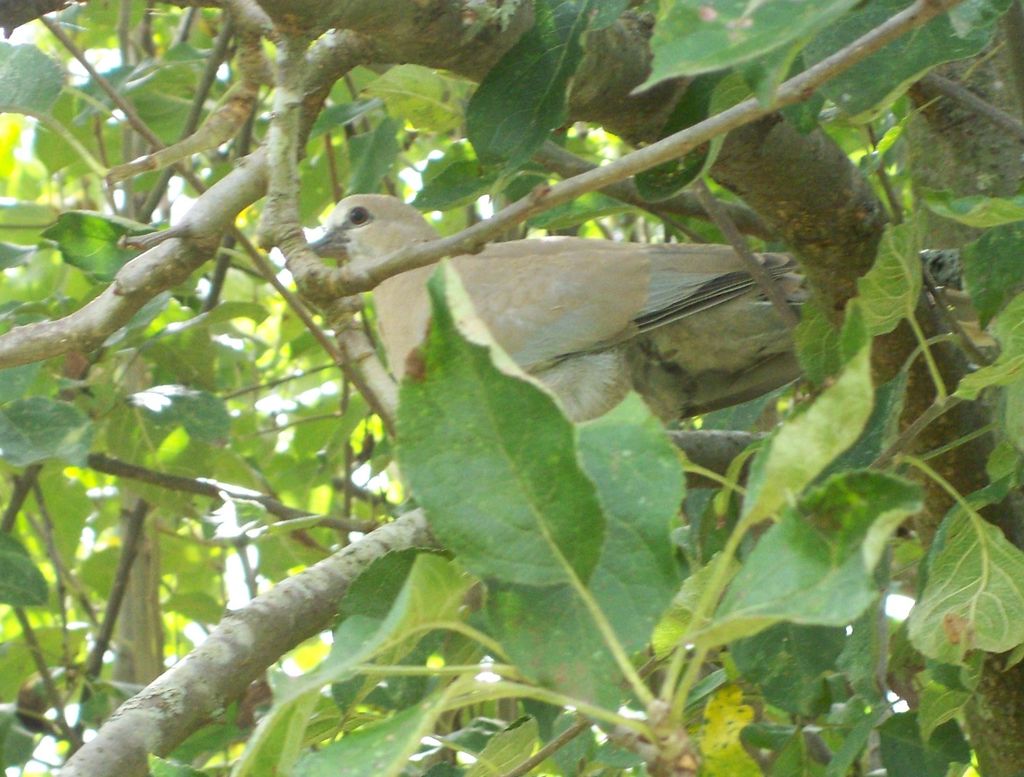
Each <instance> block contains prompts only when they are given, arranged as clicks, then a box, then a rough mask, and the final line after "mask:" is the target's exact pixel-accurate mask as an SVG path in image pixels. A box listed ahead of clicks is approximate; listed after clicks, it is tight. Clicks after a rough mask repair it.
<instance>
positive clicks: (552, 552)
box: [398, 264, 605, 585]
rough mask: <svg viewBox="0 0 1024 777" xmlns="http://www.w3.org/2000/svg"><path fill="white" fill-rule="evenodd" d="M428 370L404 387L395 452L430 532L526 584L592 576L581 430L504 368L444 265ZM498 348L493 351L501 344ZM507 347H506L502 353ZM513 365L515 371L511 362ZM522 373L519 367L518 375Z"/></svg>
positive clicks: (468, 559)
mask: <svg viewBox="0 0 1024 777" xmlns="http://www.w3.org/2000/svg"><path fill="white" fill-rule="evenodd" d="M430 294H431V302H432V306H433V311H434V313H433V321H432V324H431V326H430V330H429V333H428V335H427V340H426V344H425V346H424V350H423V362H422V367H421V368H418V369H416V370H414V371H413V375H412V376H411V377H409V378H407V379H406V380H405V382H404V383H403V384H402V387H401V393H400V404H399V409H398V430H399V441H400V442H399V449H398V456H399V461H400V463H401V466H402V472H403V473H404V474H405V476H406V478H407V479H408V481H409V483H410V485H411V486H412V491H413V494H414V495H415V496H416V498H417V499H418V500H419V502H420V504H422V505H423V507H424V508H425V509H426V511H427V516H428V518H429V520H430V524H431V527H432V528H433V529H434V531H435V533H436V534H437V536H438V537H439V539H441V541H442V542H443V543H444V545H445V546H446V547H448V548H449V549H451V550H452V551H453V552H454V553H455V554H456V555H457V556H458V557H459V559H460V560H462V562H463V563H464V564H465V565H466V566H467V567H468V568H469V569H470V570H472V571H473V572H474V573H476V574H477V575H479V576H481V577H485V578H496V579H498V580H503V581H506V582H509V583H516V584H522V585H554V584H561V583H570V584H575V583H576V582H577V581H582V582H585V581H586V580H588V579H589V578H590V575H591V573H592V572H593V569H594V566H595V565H596V563H597V560H598V556H599V554H600V552H601V547H602V545H603V541H604V536H605V518H604V515H603V514H602V511H601V507H600V505H599V503H598V497H597V494H596V493H595V490H594V486H593V484H592V483H591V482H590V480H588V479H587V477H586V475H584V473H583V471H582V470H581V469H580V466H579V464H578V462H577V459H576V449H575V444H574V442H575V441H574V435H573V427H572V425H571V424H570V423H569V422H568V421H567V420H566V419H565V417H564V416H563V415H562V414H561V412H560V411H559V409H558V407H557V406H556V404H555V400H554V399H553V398H552V397H551V396H550V395H549V394H548V393H547V392H545V391H543V390H541V389H539V388H538V387H537V386H536V385H534V384H533V383H531V382H528V381H526V380H524V379H522V378H520V377H513V375H511V374H503V373H502V372H499V371H498V370H495V369H494V367H493V366H492V362H491V353H490V352H489V351H488V349H487V348H486V347H483V346H481V345H476V344H474V343H471V342H469V341H467V340H465V339H463V337H462V336H461V335H460V334H459V332H458V329H457V327H456V321H459V322H460V323H462V324H463V326H469V324H466V322H471V323H472V322H475V323H476V325H477V326H478V327H480V328H481V329H480V330H478V331H477V332H476V333H475V334H474V337H475V338H477V339H479V340H483V341H484V342H486V338H487V334H486V332H485V331H482V324H481V323H480V322H479V319H476V318H475V314H474V313H473V312H472V304H471V303H470V302H469V299H468V297H467V296H466V294H465V291H464V290H463V289H462V288H461V283H460V282H459V281H458V277H457V275H456V274H455V272H454V270H452V269H451V268H450V266H449V265H447V264H442V265H441V268H440V269H439V270H438V272H437V273H435V275H434V276H433V278H432V279H431V282H430ZM492 348H495V346H492ZM502 356H504V354H501V355H500V356H499V357H498V358H499V359H500V358H501V357H502ZM503 363H504V364H505V365H506V368H507V369H509V370H510V371H512V372H513V373H515V371H516V370H517V368H515V367H514V366H513V365H512V364H511V362H509V361H508V357H507V356H504V359H503ZM520 374H521V373H520Z"/></svg>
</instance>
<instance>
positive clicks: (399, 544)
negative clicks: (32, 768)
mask: <svg viewBox="0 0 1024 777" xmlns="http://www.w3.org/2000/svg"><path fill="white" fill-rule="evenodd" d="M433 546H434V540H433V538H432V536H431V535H430V532H429V530H428V529H427V523H426V519H425V518H424V517H423V513H422V512H421V511H419V510H414V511H413V512H411V513H406V514H405V515H403V516H402V517H401V518H398V519H397V520H395V521H394V522H392V523H389V524H385V525H384V526H381V527H380V528H378V529H375V530H374V531H373V532H371V533H370V534H368V535H366V537H364V538H363V539H361V540H359V541H357V542H354V543H352V544H351V545H349V546H347V547H345V548H343V549H342V550H340V551H338V552H337V553H335V554H334V555H333V556H330V557H328V558H326V559H324V560H323V561H320V562H319V563H317V564H315V565H313V566H311V567H309V568H308V569H305V570H303V571H302V572H300V573H298V574H297V575H293V576H292V577H289V578H288V579H286V580H284V581H282V582H281V583H279V584H278V585H277V586H275V587H274V588H273V589H272V590H270V591H268V592H267V593H265V594H263V595H261V596H258V597H257V598H256V599H253V600H252V601H251V602H250V603H249V604H248V605H246V606H245V607H244V608H242V609H240V610H236V611H234V612H232V613H229V614H228V615H227V617H225V618H224V620H222V621H221V622H220V623H219V624H218V625H217V626H216V627H215V628H214V629H213V631H211V632H210V635H209V636H208V637H207V639H206V641H205V642H204V643H203V644H202V645H200V646H199V647H198V648H196V649H195V650H194V651H192V653H190V654H189V655H188V656H186V657H185V658H184V659H183V660H182V661H179V662H178V663H177V664H175V665H174V666H173V667H171V668H170V669H168V670H167V671H166V672H165V673H164V674H162V675H161V676H160V677H158V678H157V679H156V680H154V681H153V682H152V683H150V684H149V685H148V686H147V687H146V688H145V689H143V690H142V691H141V692H140V693H138V694H137V695H136V696H134V697H132V698H131V699H129V700H128V701H126V702H125V703H124V704H122V705H121V707H120V708H119V709H118V710H117V712H115V713H114V715H113V716H112V717H111V718H110V719H109V720H108V721H107V722H106V723H105V724H104V725H103V727H102V728H101V729H100V730H99V733H98V734H97V735H96V736H95V737H94V738H93V739H91V740H89V742H87V743H86V744H85V745H84V746H83V747H82V748H81V749H80V750H79V751H78V752H77V753H75V754H74V755H73V756H72V757H71V758H70V759H69V760H68V762H67V763H66V764H65V766H64V768H63V769H61V774H62V775H63V777H101V776H102V777H143V775H145V774H146V773H147V765H146V756H147V754H149V753H156V754H157V755H164V754H166V753H168V752H169V751H171V750H172V749H174V747H176V746H177V745H178V744H179V743H181V742H182V741H184V739H185V738H186V737H187V736H188V735H189V734H191V733H192V732H193V731H195V730H196V729H197V728H199V727H200V726H201V725H202V724H203V723H204V722H205V721H206V720H207V719H208V718H209V717H210V716H212V715H214V714H215V713H216V712H217V711H218V710H220V709H221V708H223V707H224V706H225V705H227V704H228V703H230V702H231V701H232V700H234V699H237V698H238V697H239V696H241V695H242V693H244V692H245V689H246V687H247V686H248V685H249V683H250V682H252V681H253V680H254V679H256V678H257V677H259V676H260V675H261V674H262V673H263V671H264V670H266V668H267V667H269V666H270V665H271V664H273V663H274V662H275V661H277V660H278V659H279V658H280V657H281V656H282V655H284V653H286V652H287V651H288V650H291V649H292V648H294V647H295V646H296V645H298V644H300V643H301V642H303V641H304V640H306V639H308V638H309V637H312V636H313V635H315V634H316V633H317V632H319V631H320V630H322V629H323V628H325V627H326V626H327V625H328V624H329V623H330V621H331V619H332V618H333V617H334V616H335V613H336V612H337V608H338V604H339V602H340V601H341V599H342V597H343V596H344V595H345V592H346V591H347V590H348V586H349V585H350V584H351V582H352V581H353V580H354V579H355V578H356V576H358V575H359V573H360V572H362V571H363V570H364V569H365V568H366V567H367V566H368V565H369V564H370V563H371V562H372V561H374V560H375V559H377V558H380V557H381V556H383V555H384V554H385V553H389V552H392V551H395V550H403V549H407V548H427V547H433Z"/></svg>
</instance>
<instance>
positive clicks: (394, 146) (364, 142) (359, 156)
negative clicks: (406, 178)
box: [346, 118, 401, 194]
mask: <svg viewBox="0 0 1024 777" xmlns="http://www.w3.org/2000/svg"><path fill="white" fill-rule="evenodd" d="M399 129H401V125H400V124H399V123H398V122H397V121H395V120H394V119H391V118H385V119H383V120H381V122H380V124H378V125H377V126H376V127H375V128H374V129H373V130H372V131H370V132H365V133H363V134H362V135H356V136H355V137H354V138H350V139H349V141H348V156H349V164H350V166H351V170H352V173H351V175H350V176H349V179H348V187H347V188H346V194H360V193H363V192H375V191H377V189H378V188H379V187H380V182H381V181H382V180H384V176H385V175H387V174H388V172H389V171H390V170H391V166H392V165H393V164H394V163H395V159H397V158H398V152H399V147H398V140H397V139H396V137H395V135H396V134H397V133H398V130H399Z"/></svg>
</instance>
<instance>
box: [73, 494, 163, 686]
mask: <svg viewBox="0 0 1024 777" xmlns="http://www.w3.org/2000/svg"><path fill="white" fill-rule="evenodd" d="M147 512H149V505H148V504H146V502H145V501H144V500H142V499H139V500H138V501H137V502H136V503H135V506H134V507H133V508H132V509H131V510H130V511H128V516H127V517H128V522H127V523H128V525H127V527H126V529H125V532H124V534H123V536H122V537H121V555H120V557H119V558H118V560H117V572H116V573H115V574H114V583H113V585H112V586H111V588H110V595H109V596H108V597H107V607H106V610H104V612H103V623H102V624H101V625H100V630H99V632H98V633H97V634H96V641H95V642H94V643H93V646H92V650H90V651H89V657H88V658H87V659H86V661H85V676H86V678H87V679H89V680H93V679H95V678H97V677H99V674H100V670H101V669H102V668H103V655H104V654H105V653H106V652H107V647H108V646H109V645H110V640H111V639H112V638H113V636H114V626H115V624H116V623H117V616H118V615H119V614H120V612H121V604H122V603H123V602H124V595H125V592H126V591H127V590H128V578H129V576H130V575H131V572H132V565H133V564H134V563H135V557H136V556H137V555H138V552H139V541H140V540H141V538H142V529H143V527H144V526H145V523H146V513H147Z"/></svg>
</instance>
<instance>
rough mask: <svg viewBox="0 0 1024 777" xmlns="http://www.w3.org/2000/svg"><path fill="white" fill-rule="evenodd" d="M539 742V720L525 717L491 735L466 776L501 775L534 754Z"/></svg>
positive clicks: (498, 776)
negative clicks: (534, 748)
mask: <svg viewBox="0 0 1024 777" xmlns="http://www.w3.org/2000/svg"><path fill="white" fill-rule="evenodd" d="M536 742H537V721H536V720H534V719H533V718H524V719H521V720H518V721H516V722H514V723H513V724H512V725H511V726H509V727H508V728H506V729H505V730H504V731H502V732H500V733H498V734H496V735H495V736H493V737H491V739H490V741H489V742H488V743H487V746H486V747H485V748H484V749H483V750H481V751H480V752H479V753H477V756H476V763H475V764H473V765H472V766H471V767H470V768H469V771H467V772H466V777H500V775H502V774H506V773H508V772H509V771H510V770H511V769H512V767H514V766H517V765H519V764H520V763H522V762H523V761H525V760H526V759H527V758H529V757H530V756H531V755H532V754H533V746H534V744H535V743H536Z"/></svg>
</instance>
